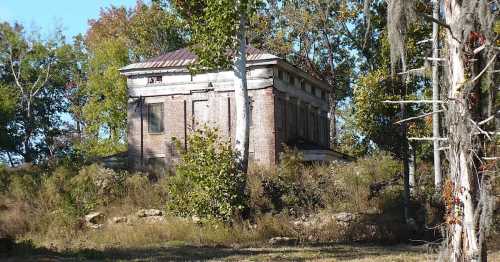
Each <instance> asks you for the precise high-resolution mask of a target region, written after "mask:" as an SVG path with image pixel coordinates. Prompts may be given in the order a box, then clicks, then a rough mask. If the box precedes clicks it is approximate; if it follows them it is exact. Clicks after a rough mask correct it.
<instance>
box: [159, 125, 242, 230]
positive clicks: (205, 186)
mask: <svg viewBox="0 0 500 262" xmlns="http://www.w3.org/2000/svg"><path fill="white" fill-rule="evenodd" d="M187 140H188V150H186V151H184V152H181V159H180V162H179V164H178V165H177V167H176V175H175V176H172V177H171V178H170V179H169V183H168V193H169V198H170V199H169V201H168V202H167V209H168V210H170V211H171V212H173V213H174V214H176V215H181V216H191V215H196V216H198V217H200V218H207V219H217V220H222V221H229V220H230V219H231V218H233V217H234V216H237V215H239V214H240V212H241V211H243V210H244V209H245V207H246V205H247V197H246V194H245V183H246V177H245V175H244V174H242V173H240V172H238V171H237V168H236V162H235V160H236V153H235V152H234V151H233V149H232V147H231V144H230V143H229V142H228V141H224V140H222V139H221V138H220V137H219V135H218V130H216V129H213V128H209V127H205V128H204V129H202V130H197V131H195V132H193V133H192V134H191V135H189V136H188V138H187ZM177 144H179V143H177Z"/></svg>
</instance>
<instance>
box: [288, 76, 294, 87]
mask: <svg viewBox="0 0 500 262" xmlns="http://www.w3.org/2000/svg"><path fill="white" fill-rule="evenodd" d="M288 82H289V83H290V85H292V86H293V85H295V77H293V76H290V78H289V79H288Z"/></svg>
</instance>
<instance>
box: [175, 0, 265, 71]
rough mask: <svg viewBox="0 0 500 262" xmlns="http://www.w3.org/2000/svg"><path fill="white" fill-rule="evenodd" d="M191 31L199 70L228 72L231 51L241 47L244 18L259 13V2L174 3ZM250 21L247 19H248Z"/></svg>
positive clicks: (245, 0) (207, 1)
mask: <svg viewBox="0 0 500 262" xmlns="http://www.w3.org/2000/svg"><path fill="white" fill-rule="evenodd" d="M173 3H174V5H175V7H176V8H177V10H178V11H179V13H180V14H181V15H182V16H183V17H184V18H185V19H186V20H187V22H188V24H189V27H190V36H191V38H190V48H191V49H192V50H193V51H194V52H195V53H196V54H197V55H198V65H196V66H197V67H198V68H195V69H213V68H228V67H229V66H230V65H231V61H230V59H229V58H230V57H229V56H228V51H229V52H232V51H233V50H235V49H236V47H237V38H236V35H237V32H238V31H239V30H240V27H239V23H240V16H243V17H248V16H250V15H251V14H253V13H254V12H255V9H256V8H257V7H258V5H259V3H260V1H259V0H241V1H236V0H204V1H185V0H174V1H173ZM244 19H245V20H246V18H244Z"/></svg>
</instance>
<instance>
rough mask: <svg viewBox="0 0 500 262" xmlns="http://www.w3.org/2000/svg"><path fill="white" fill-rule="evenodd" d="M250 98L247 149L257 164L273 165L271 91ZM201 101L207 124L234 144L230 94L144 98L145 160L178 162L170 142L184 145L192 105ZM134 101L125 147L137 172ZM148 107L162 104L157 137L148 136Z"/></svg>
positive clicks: (137, 112) (252, 93) (259, 91)
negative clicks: (205, 105) (206, 111)
mask: <svg viewBox="0 0 500 262" xmlns="http://www.w3.org/2000/svg"><path fill="white" fill-rule="evenodd" d="M249 96H250V97H251V98H252V100H253V103H252V105H253V106H252V108H253V110H252V119H253V121H252V122H253V123H252V125H251V127H250V145H249V147H250V152H251V155H252V156H253V158H254V161H255V162H256V163H259V164H262V165H273V164H275V163H276V158H275V156H276V154H275V137H274V133H275V132H274V95H273V88H272V87H269V88H265V89H257V90H249ZM200 100H206V101H207V103H208V105H209V115H208V120H209V122H208V124H209V125H212V126H215V127H217V128H218V129H219V131H220V134H221V135H222V136H225V137H227V138H228V139H231V141H234V135H235V127H236V120H235V117H236V114H235V105H234V93H233V92H214V91H210V92H205V93H196V94H193V95H169V96H160V97H146V98H144V106H143V125H144V126H143V133H144V135H143V143H144V148H143V150H144V158H145V159H148V158H157V157H164V158H165V162H166V163H167V164H168V165H171V164H172V161H173V160H175V159H176V158H177V154H176V150H175V148H174V146H173V144H172V138H173V137H175V138H177V139H178V140H179V141H180V142H181V146H183V145H184V143H185V135H184V134H185V132H186V133H189V132H191V131H192V130H193V101H200ZM134 101H135V100H133V99H131V101H129V108H128V144H129V160H130V164H131V167H132V168H138V167H139V166H140V156H141V147H140V144H141V143H140V140H141V139H140V128H141V125H140V108H139V107H138V106H137V104H136V103H135V102H134ZM148 103H163V104H164V131H163V132H162V133H160V134H150V133H148V119H147V104H148ZM229 133H230V137H229ZM188 146H189V145H188ZM144 162H147V161H146V160H145V161H144Z"/></svg>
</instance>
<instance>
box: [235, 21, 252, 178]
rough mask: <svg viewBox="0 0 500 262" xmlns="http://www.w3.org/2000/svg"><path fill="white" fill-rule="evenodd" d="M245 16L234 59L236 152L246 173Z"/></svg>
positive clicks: (247, 126)
mask: <svg viewBox="0 0 500 262" xmlns="http://www.w3.org/2000/svg"><path fill="white" fill-rule="evenodd" d="M245 22H246V19H245V16H244V15H240V23H239V31H238V44H239V47H238V50H237V51H236V54H235V58H234V97H235V106H236V137H235V150H236V152H237V154H238V159H237V162H238V168H239V169H240V171H242V172H244V173H246V171H247V167H248V143H249V141H248V140H249V134H250V123H249V118H248V113H249V112H248V111H249V105H248V100H249V99H248V90H247V77H246V39H245Z"/></svg>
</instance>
